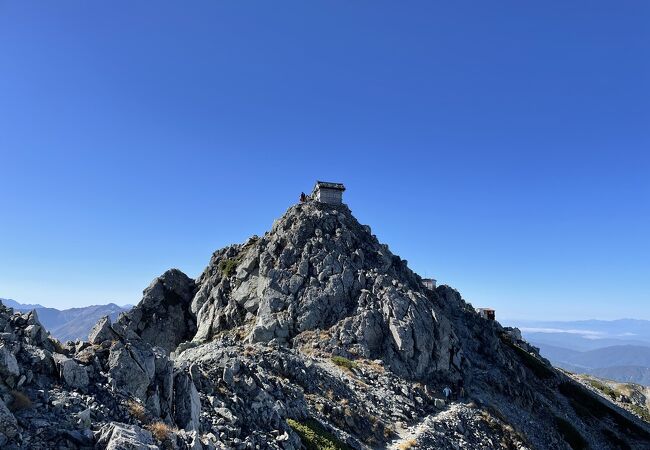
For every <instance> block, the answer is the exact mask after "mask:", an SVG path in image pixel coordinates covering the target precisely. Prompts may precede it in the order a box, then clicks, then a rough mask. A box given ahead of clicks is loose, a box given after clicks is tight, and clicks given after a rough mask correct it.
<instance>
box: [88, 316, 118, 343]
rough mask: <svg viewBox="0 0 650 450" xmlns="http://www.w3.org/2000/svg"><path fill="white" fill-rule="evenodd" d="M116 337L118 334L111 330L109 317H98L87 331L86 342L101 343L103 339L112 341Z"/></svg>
mask: <svg viewBox="0 0 650 450" xmlns="http://www.w3.org/2000/svg"><path fill="white" fill-rule="evenodd" d="M116 339H118V335H117V333H116V332H115V331H113V328H112V327H111V319H110V318H109V317H108V316H104V317H102V318H101V319H99V320H98V321H97V323H96V324H95V326H93V327H92V329H91V330H90V333H88V342H90V343H91V344H101V343H102V342H104V341H114V340H116Z"/></svg>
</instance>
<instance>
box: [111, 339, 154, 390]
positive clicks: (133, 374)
mask: <svg viewBox="0 0 650 450" xmlns="http://www.w3.org/2000/svg"><path fill="white" fill-rule="evenodd" d="M155 368H156V366H155V358H154V353H153V351H152V350H151V349H150V348H147V347H146V346H144V345H141V344H138V345H136V343H133V342H129V343H127V344H122V343H118V344H116V345H114V346H112V347H111V350H110V354H109V357H108V375H109V381H110V382H111V384H112V385H113V386H114V387H115V388H117V389H121V390H123V391H124V392H126V393H128V394H131V395H133V396H134V397H137V398H139V399H140V400H142V401H146V399H147V389H148V388H149V384H150V383H151V380H152V379H153V377H154V375H155V371H156V370H155Z"/></svg>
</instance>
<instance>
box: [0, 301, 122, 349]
mask: <svg viewBox="0 0 650 450" xmlns="http://www.w3.org/2000/svg"><path fill="white" fill-rule="evenodd" d="M0 302H2V303H3V304H4V305H5V306H8V307H10V308H13V309H14V310H16V311H21V312H27V311H31V310H36V313H37V314H38V318H39V319H40V321H41V323H42V324H43V325H44V326H45V328H47V330H48V331H49V332H50V334H51V335H52V336H53V337H55V338H57V339H59V340H60V341H62V342H65V341H76V340H77V339H87V337H88V333H89V332H90V329H91V328H92V327H93V325H95V323H96V322H97V320H99V319H100V318H101V317H103V316H109V317H110V318H111V320H116V319H117V317H118V316H119V315H120V314H121V313H123V312H126V311H128V310H129V309H130V307H123V306H119V305H116V304H115V303H109V304H106V305H91V306H84V307H82V308H70V309H64V310H59V309H56V308H47V307H45V306H42V305H39V304H23V303H20V302H17V301H15V300H12V299H4V298H0Z"/></svg>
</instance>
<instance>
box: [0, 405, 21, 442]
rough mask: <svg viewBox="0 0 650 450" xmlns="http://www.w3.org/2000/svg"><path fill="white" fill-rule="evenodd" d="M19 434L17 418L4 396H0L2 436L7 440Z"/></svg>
mask: <svg viewBox="0 0 650 450" xmlns="http://www.w3.org/2000/svg"><path fill="white" fill-rule="evenodd" d="M17 434H18V425H17V422H16V418H15V417H14V415H13V414H11V411H9V409H8V408H7V405H5V403H4V401H2V398H0V436H4V438H5V440H7V439H12V438H14V437H15V436H16V435H17Z"/></svg>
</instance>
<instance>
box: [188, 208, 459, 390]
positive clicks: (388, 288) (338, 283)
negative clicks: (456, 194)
mask: <svg viewBox="0 0 650 450" xmlns="http://www.w3.org/2000/svg"><path fill="white" fill-rule="evenodd" d="M197 283H198V285H199V289H198V292H197V295H196V297H195V298H194V300H193V302H192V310H193V311H195V312H196V313H197V323H198V332H197V334H196V336H195V338H194V341H195V342H205V341H209V340H210V339H211V338H212V337H213V336H216V335H218V334H219V333H221V332H223V331H226V330H229V329H232V328H233V327H238V326H242V325H247V326H248V327H249V329H250V331H249V333H248V336H247V339H248V341H249V342H270V341H273V342H278V343H287V342H289V341H291V340H292V339H293V338H295V337H296V336H298V335H299V334H300V333H303V332H305V331H311V330H317V329H318V330H325V329H329V330H330V332H331V333H333V334H335V335H337V336H338V338H339V339H338V340H339V344H340V345H337V351H339V352H342V353H344V354H346V353H354V354H356V355H360V356H363V357H365V358H370V359H377V358H380V359H383V360H384V361H385V362H386V363H387V364H388V365H389V366H390V367H391V369H392V370H394V371H395V372H396V373H399V374H401V375H403V376H408V377H414V378H419V377H423V376H425V375H426V374H428V373H431V372H433V371H435V370H438V369H440V368H443V367H447V366H448V364H449V345H450V343H451V342H453V341H454V337H453V335H452V334H451V330H450V326H449V324H448V323H447V321H446V320H445V318H444V317H442V316H441V315H440V314H439V313H438V312H437V311H436V307H435V305H434V304H433V303H432V302H430V301H429V300H428V299H427V297H426V295H425V293H424V291H423V290H422V286H421V285H420V282H419V277H418V276H417V275H415V274H414V273H413V272H411V270H409V269H408V268H407V266H406V261H403V260H402V259H400V258H399V257H397V256H395V255H393V254H392V253H391V252H390V251H389V250H388V247H387V246H385V245H382V244H380V243H379V242H378V241H377V239H376V237H375V236H374V235H372V234H371V233H370V228H369V227H367V226H362V225H361V224H359V222H357V220H356V219H355V218H354V217H353V216H352V214H351V212H350V210H349V209H348V208H347V206H345V205H339V206H334V205H325V204H321V203H317V202H309V203H303V204H300V205H296V206H293V207H291V208H290V209H289V210H288V211H287V213H286V214H285V215H284V216H283V217H282V218H281V219H280V220H279V221H277V222H276V223H275V224H274V226H273V229H272V230H271V231H270V232H269V233H267V234H266V235H265V236H264V237H262V238H257V239H256V238H253V239H251V240H249V241H248V242H247V243H246V244H244V245H240V246H232V247H228V248H226V249H224V250H221V251H219V252H217V253H215V254H214V255H213V257H212V260H211V261H210V264H209V266H208V267H207V268H206V270H205V271H204V272H203V274H202V275H201V276H200V277H199V279H198V281H197Z"/></svg>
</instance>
